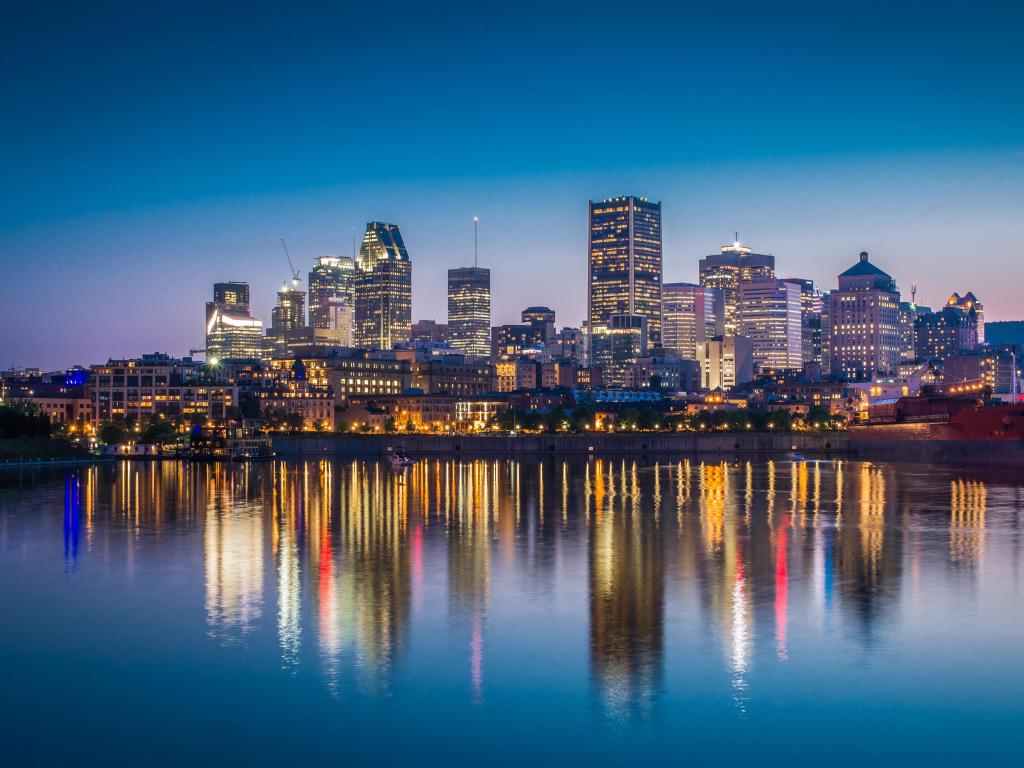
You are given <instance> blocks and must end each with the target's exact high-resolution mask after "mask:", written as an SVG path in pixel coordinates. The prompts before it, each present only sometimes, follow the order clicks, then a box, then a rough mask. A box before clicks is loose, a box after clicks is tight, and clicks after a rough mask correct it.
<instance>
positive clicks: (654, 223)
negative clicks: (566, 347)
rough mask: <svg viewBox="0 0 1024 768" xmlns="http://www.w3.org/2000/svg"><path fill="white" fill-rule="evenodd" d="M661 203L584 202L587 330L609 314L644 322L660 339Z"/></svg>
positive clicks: (628, 200)
mask: <svg viewBox="0 0 1024 768" xmlns="http://www.w3.org/2000/svg"><path fill="white" fill-rule="evenodd" d="M661 263H662V259H661V203H651V202H649V201H647V200H645V199H644V198H641V197H616V198H612V199H610V200H605V201H603V202H600V203H595V202H593V201H591V203H590V256H589V270H588V272H589V278H588V280H589V291H588V328H590V329H594V328H596V327H598V326H604V327H610V326H611V322H612V321H611V318H612V316H613V315H631V316H637V317H643V318H644V319H645V320H646V325H647V333H648V334H649V335H650V339H651V341H652V342H653V343H658V342H660V340H661V277H662V269H661Z"/></svg>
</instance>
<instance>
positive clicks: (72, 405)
mask: <svg viewBox="0 0 1024 768" xmlns="http://www.w3.org/2000/svg"><path fill="white" fill-rule="evenodd" d="M88 377H89V372H88V371H86V370H84V369H82V368H72V369H71V370H69V371H61V372H60V373H52V374H43V373H42V372H41V371H32V372H28V373H26V372H25V371H9V372H8V371H5V372H2V373H0V405H8V404H11V403H24V404H26V405H30V406H32V407H33V408H35V409H36V410H37V412H38V413H40V414H41V415H43V416H46V418H47V419H48V420H49V421H50V423H51V424H54V425H61V424H70V425H76V424H77V425H80V426H84V425H85V424H86V423H88V422H91V421H92V400H91V398H90V397H89V391H88V389H87V382H88Z"/></svg>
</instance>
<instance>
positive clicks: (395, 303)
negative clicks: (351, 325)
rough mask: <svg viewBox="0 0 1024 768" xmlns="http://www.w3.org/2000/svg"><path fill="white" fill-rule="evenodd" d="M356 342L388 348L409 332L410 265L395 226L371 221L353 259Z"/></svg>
mask: <svg viewBox="0 0 1024 768" xmlns="http://www.w3.org/2000/svg"><path fill="white" fill-rule="evenodd" d="M355 303H356V314H355V343H356V346H359V347H365V348H367V349H391V348H392V347H393V346H394V345H395V344H398V343H400V342H405V341H408V340H409V334H410V331H411V329H412V262H410V260H409V252H408V251H407V250H406V248H405V242H404V241H403V240H402V233H401V232H400V231H399V229H398V226H397V225H395V224H385V223H383V222H380V221H371V222H370V223H369V224H367V225H366V231H365V232H364V233H363V243H362V245H361V246H360V248H359V255H358V256H357V257H356V279H355Z"/></svg>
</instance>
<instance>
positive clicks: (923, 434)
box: [849, 396, 1024, 442]
mask: <svg viewBox="0 0 1024 768" xmlns="http://www.w3.org/2000/svg"><path fill="white" fill-rule="evenodd" d="M849 431H850V437H851V438H852V439H854V440H966V441H1011V442H1012V441H1019V440H1024V405H1020V404H1018V405H1004V404H997V405H985V404H983V403H982V402H981V401H979V400H977V399H975V398H965V397H949V396H925V397H900V398H893V399H892V400H883V401H882V402H879V403H876V404H875V405H872V406H871V408H870V409H869V416H868V420H867V421H866V422H865V423H863V424H852V425H850V428H849Z"/></svg>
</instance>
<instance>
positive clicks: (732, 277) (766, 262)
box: [700, 239, 775, 336]
mask: <svg viewBox="0 0 1024 768" xmlns="http://www.w3.org/2000/svg"><path fill="white" fill-rule="evenodd" d="M774 279H775V257H774V256H772V255H771V254H764V253H753V252H752V251H751V249H750V248H747V247H746V246H745V245H741V244H740V242H739V240H738V239H737V240H736V242H733V243H732V244H731V245H726V246H723V247H722V252H721V253H713V254H711V255H709V256H705V257H704V258H703V259H701V260H700V284H701V285H703V286H706V287H708V288H717V289H718V290H720V291H721V292H722V303H723V308H724V312H723V315H724V318H725V335H727V336H733V335H735V334H737V333H739V326H740V322H739V310H738V306H739V291H740V284H741V283H748V282H753V281H757V280H774Z"/></svg>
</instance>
